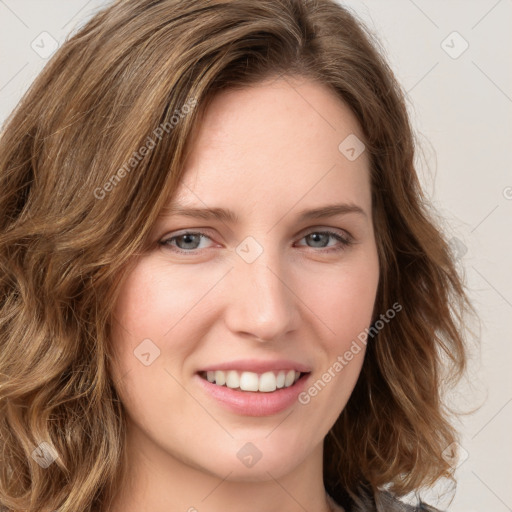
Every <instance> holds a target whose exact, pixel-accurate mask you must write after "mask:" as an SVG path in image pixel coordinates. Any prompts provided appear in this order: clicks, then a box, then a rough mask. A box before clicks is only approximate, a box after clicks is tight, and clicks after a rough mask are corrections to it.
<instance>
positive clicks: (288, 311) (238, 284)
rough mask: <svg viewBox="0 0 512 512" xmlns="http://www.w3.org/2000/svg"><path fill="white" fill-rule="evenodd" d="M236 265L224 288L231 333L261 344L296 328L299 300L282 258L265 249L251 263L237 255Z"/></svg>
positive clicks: (228, 325)
mask: <svg viewBox="0 0 512 512" xmlns="http://www.w3.org/2000/svg"><path fill="white" fill-rule="evenodd" d="M234 265H235V268H234V269H233V270H232V271H231V272H230V273H229V278H228V280H229V282H227V283H226V288H225V289H224V292H225V293H226V295H225V296H226V297H227V303H226V309H225V322H226V324H227V327H228V328H229V329H230V331H231V332H232V333H234V334H236V335H238V336H241V335H243V336H245V337H248V336H250V337H252V338H257V339H258V340H259V341H272V340H274V341H276V340H278V339H280V338H282V337H283V336H284V335H285V334H286V333H287V332H289V331H291V330H294V329H296V328H297V325H298V321H299V311H298V310H297V306H298V298H297V295H296V292H295V293H294V283H293V282H291V277H290V276H291V273H290V272H289V271H288V272H287V271H286V270H284V268H285V266H284V265H283V262H282V255H279V254H278V251H277V250H269V249H265V250H264V251H263V253H262V254H261V255H260V256H259V257H258V258H257V259H256V260H255V261H253V262H252V263H248V262H247V261H244V259H243V258H240V257H238V256H236V258H235V263H234ZM295 287H296V286H295ZM299 303H300V301H299Z"/></svg>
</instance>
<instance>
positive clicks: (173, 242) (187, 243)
mask: <svg viewBox="0 0 512 512" xmlns="http://www.w3.org/2000/svg"><path fill="white" fill-rule="evenodd" d="M333 238H334V239H335V240H337V241H338V242H339V243H340V245H338V246H328V245H324V242H326V243H327V244H328V243H329V240H330V239H333ZM204 239H206V240H211V238H210V237H209V236H207V235H205V234H204V233H201V232H195V231H186V232H183V233H181V234H179V235H174V236H171V237H170V238H166V239H164V240H161V241H160V242H159V243H160V245H162V246H164V247H166V248H170V249H171V250H172V251H173V252H176V253H179V254H187V255H193V254H197V253H198V252H199V251H197V249H204V247H202V248H201V247H200V244H201V241H202V240H204ZM304 239H309V241H310V242H313V243H314V244H320V245H316V246H308V247H310V248H312V249H320V251H319V252H331V251H341V250H343V249H345V248H347V247H349V246H350V245H352V244H353V243H354V242H353V240H352V239H351V238H350V237H348V236H347V237H344V236H342V235H340V234H338V233H334V232H333V231H311V232H310V233H308V234H307V235H305V236H303V237H302V238H301V240H304Z"/></svg>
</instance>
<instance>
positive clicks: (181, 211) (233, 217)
mask: <svg viewBox="0 0 512 512" xmlns="http://www.w3.org/2000/svg"><path fill="white" fill-rule="evenodd" d="M164 211H165V215H166V216H167V215H169V216H171V215H180V216H184V217H195V218H198V219H203V220H212V219H216V220H219V221H221V222H226V223H231V224H236V223H237V222H239V220H240V219H239V217H238V215H237V214H236V213H235V212H233V211H231V210H227V209H226V208H220V207H219V208H213V207H212V208H191V207H184V206H181V205H171V206H167V207H166V208H164ZM349 213H357V214H359V215H363V216H365V217H367V214H366V212H365V211H364V210H363V209H362V208H361V207H359V206H357V205H356V204H353V203H340V204H329V205H326V206H320V207H318V208H312V209H309V210H301V211H300V212H299V213H298V215H297V219H298V220H299V222H302V221H306V220H312V219H323V218H327V217H335V216H337V215H346V214H349Z"/></svg>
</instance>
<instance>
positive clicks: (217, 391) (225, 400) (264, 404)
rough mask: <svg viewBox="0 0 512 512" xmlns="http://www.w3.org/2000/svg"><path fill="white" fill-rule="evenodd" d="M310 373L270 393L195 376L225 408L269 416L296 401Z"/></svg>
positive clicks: (246, 414)
mask: <svg viewBox="0 0 512 512" xmlns="http://www.w3.org/2000/svg"><path fill="white" fill-rule="evenodd" d="M310 375H311V374H306V375H304V376H302V377H301V378H300V379H299V380H298V381H297V382H295V383H294V384H293V385H292V386H290V387H289V388H281V389H277V390H276V391H272V392H270V393H264V392H255V391H238V390H234V389H231V388H228V387H226V386H217V384H213V383H211V382H209V381H207V380H206V379H203V378H202V377H200V376H199V375H198V374H196V375H195V378H196V379H198V380H199V384H200V385H201V386H202V387H203V389H204V390H205V391H206V392H207V393H208V394H209V395H210V396H211V397H213V398H214V399H216V400H217V402H219V403H220V404H221V405H222V406H224V407H225V408H226V409H228V410H230V411H232V412H235V413H237V414H242V415H244V416H270V415H272V414H278V413H280V412H282V411H285V410H286V409H288V408H289V407H291V406H292V405H293V404H294V403H295V402H298V396H299V394H300V393H301V392H302V390H303V389H304V387H305V385H306V381H307V380H308V378H309V376H310Z"/></svg>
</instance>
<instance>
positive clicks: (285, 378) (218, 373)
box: [199, 370, 304, 393]
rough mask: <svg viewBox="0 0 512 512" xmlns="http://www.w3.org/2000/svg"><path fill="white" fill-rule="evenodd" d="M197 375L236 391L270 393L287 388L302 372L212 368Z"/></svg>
mask: <svg viewBox="0 0 512 512" xmlns="http://www.w3.org/2000/svg"><path fill="white" fill-rule="evenodd" d="M199 375H200V376H201V377H202V378H203V379H206V380H207V381H208V382H211V383H212V384H216V385H217V386H224V387H228V388H230V389H234V390H238V391H252V392H261V393H272V392H274V391H276V390H278V389H282V388H289V387H290V386H292V385H293V384H294V383H295V382H297V381H298V380H299V378H300V377H301V376H302V375H304V373H301V372H299V371H296V370H278V371H268V372H264V373H255V372H246V371H237V370H227V371H223V370H212V371H207V372H200V374H199Z"/></svg>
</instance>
